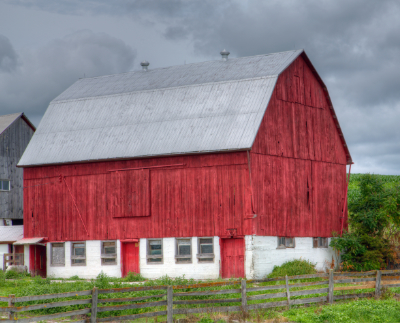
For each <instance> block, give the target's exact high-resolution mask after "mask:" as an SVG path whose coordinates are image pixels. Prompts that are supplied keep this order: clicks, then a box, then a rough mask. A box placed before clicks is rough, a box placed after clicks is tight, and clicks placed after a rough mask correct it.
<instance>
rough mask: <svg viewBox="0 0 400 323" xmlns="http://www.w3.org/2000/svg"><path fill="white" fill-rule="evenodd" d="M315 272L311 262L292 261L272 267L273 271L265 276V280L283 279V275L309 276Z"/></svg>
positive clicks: (302, 260)
mask: <svg viewBox="0 0 400 323" xmlns="http://www.w3.org/2000/svg"><path fill="white" fill-rule="evenodd" d="M316 272H317V270H316V269H315V264H313V263H312V262H310V261H308V260H304V259H294V260H290V261H286V262H285V263H283V264H282V265H280V266H274V269H273V270H272V272H271V273H270V274H269V275H267V278H276V277H284V276H285V275H288V276H297V275H311V274H315V273H316Z"/></svg>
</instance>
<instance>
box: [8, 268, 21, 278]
mask: <svg viewBox="0 0 400 323" xmlns="http://www.w3.org/2000/svg"><path fill="white" fill-rule="evenodd" d="M25 276H26V274H25V273H21V272H19V271H17V270H16V269H14V268H13V269H10V270H8V271H6V274H5V278H6V279H21V278H24V277H25Z"/></svg>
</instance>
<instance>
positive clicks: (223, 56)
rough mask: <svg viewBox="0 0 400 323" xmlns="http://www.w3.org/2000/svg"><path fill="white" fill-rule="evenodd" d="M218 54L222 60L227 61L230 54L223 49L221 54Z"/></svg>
mask: <svg viewBox="0 0 400 323" xmlns="http://www.w3.org/2000/svg"><path fill="white" fill-rule="evenodd" d="M220 54H221V56H222V60H223V61H227V60H228V56H229V54H230V53H229V52H228V51H227V50H226V49H224V50H223V51H222V52H220Z"/></svg>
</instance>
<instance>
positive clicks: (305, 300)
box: [292, 296, 328, 305]
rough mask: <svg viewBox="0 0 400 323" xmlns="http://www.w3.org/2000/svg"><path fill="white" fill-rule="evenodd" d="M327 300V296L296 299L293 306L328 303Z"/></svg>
mask: <svg viewBox="0 0 400 323" xmlns="http://www.w3.org/2000/svg"><path fill="white" fill-rule="evenodd" d="M327 299H328V297H327V296H321V297H312V298H301V299H294V300H292V305H298V304H310V303H318V302H326V301H327Z"/></svg>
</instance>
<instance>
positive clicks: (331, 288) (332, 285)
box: [328, 269, 335, 304]
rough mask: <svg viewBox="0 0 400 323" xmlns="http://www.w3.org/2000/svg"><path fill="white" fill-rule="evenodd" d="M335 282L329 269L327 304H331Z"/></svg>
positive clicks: (331, 270)
mask: <svg viewBox="0 0 400 323" xmlns="http://www.w3.org/2000/svg"><path fill="white" fill-rule="evenodd" d="M334 283H335V281H334V280H333V269H329V293H328V302H329V303H330V304H333V288H334Z"/></svg>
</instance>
